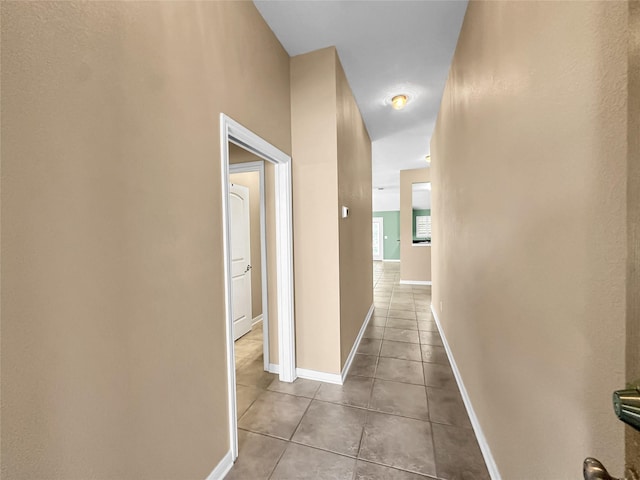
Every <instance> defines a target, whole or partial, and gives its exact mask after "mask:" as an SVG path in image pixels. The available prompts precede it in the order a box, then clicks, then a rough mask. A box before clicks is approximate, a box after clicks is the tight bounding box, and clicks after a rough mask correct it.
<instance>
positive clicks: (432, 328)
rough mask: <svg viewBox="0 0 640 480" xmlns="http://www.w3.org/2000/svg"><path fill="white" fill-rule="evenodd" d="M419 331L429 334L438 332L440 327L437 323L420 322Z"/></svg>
mask: <svg viewBox="0 0 640 480" xmlns="http://www.w3.org/2000/svg"><path fill="white" fill-rule="evenodd" d="M418 330H425V331H427V332H437V331H438V326H437V325H436V322H432V321H429V320H418Z"/></svg>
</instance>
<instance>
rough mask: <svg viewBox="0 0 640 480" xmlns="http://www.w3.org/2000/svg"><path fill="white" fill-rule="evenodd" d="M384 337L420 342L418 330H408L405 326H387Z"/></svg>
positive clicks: (393, 339) (396, 340) (399, 340)
mask: <svg viewBox="0 0 640 480" xmlns="http://www.w3.org/2000/svg"><path fill="white" fill-rule="evenodd" d="M384 339H385V340H392V341H394V342H407V343H420V337H419V336H418V331H417V330H407V329H405V328H391V327H385V329H384Z"/></svg>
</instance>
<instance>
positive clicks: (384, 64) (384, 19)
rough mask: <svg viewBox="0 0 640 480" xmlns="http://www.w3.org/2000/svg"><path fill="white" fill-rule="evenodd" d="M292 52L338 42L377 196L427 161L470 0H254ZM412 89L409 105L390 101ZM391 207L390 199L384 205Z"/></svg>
mask: <svg viewBox="0 0 640 480" xmlns="http://www.w3.org/2000/svg"><path fill="white" fill-rule="evenodd" d="M254 4H255V5H256V7H257V8H258V10H259V12H260V13H261V15H262V16H263V18H264V19H265V21H266V22H267V24H268V25H269V27H270V28H271V30H273V32H274V34H275V35H276V37H277V38H278V40H280V42H281V43H282V46H283V47H284V48H285V50H286V51H287V53H288V54H289V55H291V56H295V55H300V54H303V53H308V52H311V51H314V50H318V49H320V48H324V47H328V46H332V45H333V46H335V47H336V48H337V50H338V55H339V56H340V61H341V62H342V66H343V68H344V70H345V73H346V75H347V79H348V80H349V84H350V86H351V89H352V90H353V94H354V96H355V99H356V101H357V103H358V106H359V108H360V112H361V113H362V117H363V119H364V122H365V124H366V126H367V130H368V131H369V135H370V137H371V141H372V155H373V159H372V163H373V192H374V193H373V197H374V210H375V209H376V196H377V195H380V194H381V192H382V191H380V190H377V188H379V187H384V189H385V190H384V192H385V196H386V197H389V195H393V193H392V192H394V191H396V192H397V196H398V201H397V202H398V208H399V186H400V174H399V171H400V170H404V169H410V168H421V167H425V166H428V165H427V163H426V162H425V155H428V154H429V142H430V139H431V134H432V132H433V127H434V125H435V121H436V117H437V115H438V110H439V108H440V101H441V98H442V92H443V90H444V85H445V82H446V80H447V76H448V73H449V67H450V65H451V59H452V58H453V53H454V51H455V47H456V44H457V41H458V35H459V34H460V28H461V27H462V20H463V18H464V14H465V11H466V8H467V1H466V0H463V1H456V0H450V1H397V0H395V1H394V0H391V1H372V0H361V1H321V0H312V1H296V0H254ZM396 94H409V97H410V101H409V103H408V104H407V106H406V108H404V109H402V110H394V109H392V108H391V106H390V105H389V104H388V100H389V99H390V98H391V97H392V96H393V95H396ZM385 204H386V202H385Z"/></svg>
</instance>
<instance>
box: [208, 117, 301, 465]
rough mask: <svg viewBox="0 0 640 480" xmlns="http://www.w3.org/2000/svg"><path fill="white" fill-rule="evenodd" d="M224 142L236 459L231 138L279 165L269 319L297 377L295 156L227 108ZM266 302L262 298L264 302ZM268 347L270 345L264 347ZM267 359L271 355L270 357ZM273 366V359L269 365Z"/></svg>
mask: <svg viewBox="0 0 640 480" xmlns="http://www.w3.org/2000/svg"><path fill="white" fill-rule="evenodd" d="M220 143H221V159H222V161H221V165H222V175H221V177H222V214H223V222H222V224H223V254H224V265H225V311H226V327H227V328H226V337H227V378H228V391H229V430H230V443H231V451H232V455H233V460H235V459H236V458H237V456H238V427H237V417H236V414H237V412H236V376H235V346H234V329H233V323H234V314H233V269H232V263H233V262H232V257H231V251H232V243H231V237H232V235H231V234H232V232H231V228H232V225H231V218H230V217H231V215H230V212H231V205H230V182H229V179H230V178H229V175H230V165H229V150H230V147H229V146H230V144H233V145H237V146H238V147H241V148H242V149H244V150H246V151H248V152H250V153H252V154H253V155H255V156H257V157H259V158H260V159H262V160H263V161H265V162H269V164H270V165H272V166H273V170H274V193H275V195H274V206H275V208H274V210H275V215H274V217H275V218H274V231H275V251H276V254H275V270H276V281H275V289H274V290H275V292H273V293H272V292H271V291H270V292H269V295H275V297H276V304H277V315H276V317H277V318H272V319H270V321H273V322H277V326H278V329H277V330H278V366H277V371H278V373H279V377H280V381H283V382H293V381H294V380H295V379H296V371H295V336H294V317H293V312H294V310H293V250H292V237H293V227H292V205H291V199H292V195H291V157H289V156H288V155H287V154H285V153H284V152H282V151H281V150H279V149H277V148H276V147H274V146H273V145H271V144H270V143H268V142H267V141H265V140H264V139H262V138H261V137H259V136H258V135H256V134H255V133H253V132H251V131H250V130H248V129H247V128H245V127H243V126H242V125H240V124H239V123H238V122H236V121H234V120H233V119H231V118H230V117H228V116H227V115H225V114H220ZM264 305H265V303H264V302H263V307H264ZM265 351H268V348H265ZM265 364H267V361H265ZM265 366H266V368H269V365H265Z"/></svg>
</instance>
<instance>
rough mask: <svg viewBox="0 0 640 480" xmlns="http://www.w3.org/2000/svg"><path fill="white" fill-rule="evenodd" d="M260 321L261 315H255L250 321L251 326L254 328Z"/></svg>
mask: <svg viewBox="0 0 640 480" xmlns="http://www.w3.org/2000/svg"><path fill="white" fill-rule="evenodd" d="M261 321H262V314H260V315H257V316H255V317H253V320H251V326H252V327H255V326H256V324H258V323H260V322H261Z"/></svg>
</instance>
